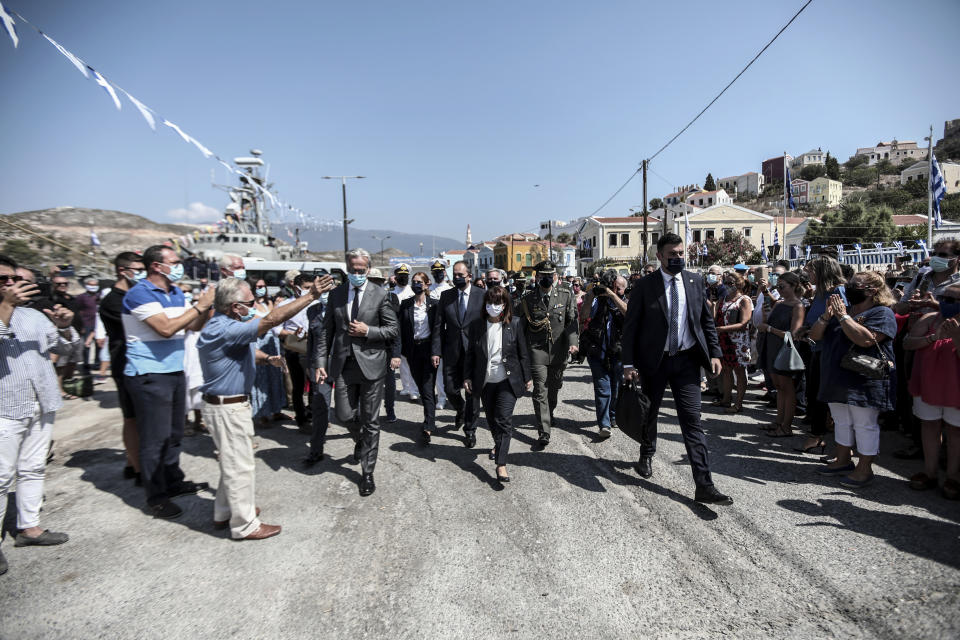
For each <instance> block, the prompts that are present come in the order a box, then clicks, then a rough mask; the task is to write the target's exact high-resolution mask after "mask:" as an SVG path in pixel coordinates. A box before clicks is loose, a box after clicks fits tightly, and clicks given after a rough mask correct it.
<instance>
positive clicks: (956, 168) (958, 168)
mask: <svg viewBox="0 0 960 640" xmlns="http://www.w3.org/2000/svg"><path fill="white" fill-rule="evenodd" d="M938 162H939V160H938ZM939 164H940V173H941V174H943V182H944V185H945V186H946V187H947V193H958V192H960V164H957V163H955V162H939ZM916 180H920V181H922V182H924V183H926V184H929V183H930V163H929V162H928V161H926V160H924V161H922V162H917V163H915V164H913V165H912V166H910V167H909V168H907V169H904V170H903V171H901V172H900V184H907V183H908V182H914V181H916Z"/></svg>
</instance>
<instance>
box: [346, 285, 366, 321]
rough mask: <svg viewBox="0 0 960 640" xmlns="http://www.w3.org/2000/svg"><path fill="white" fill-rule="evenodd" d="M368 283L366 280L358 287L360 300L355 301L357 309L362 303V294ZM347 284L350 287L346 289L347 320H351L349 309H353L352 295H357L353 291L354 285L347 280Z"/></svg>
mask: <svg viewBox="0 0 960 640" xmlns="http://www.w3.org/2000/svg"><path fill="white" fill-rule="evenodd" d="M369 284H370V281H369V280H367V281H366V282H364V283H363V286H362V287H360V293H359V295H360V300H358V301H357V309H359V308H360V305H362V304H363V294H364V293H365V292H366V291H367V285H369ZM347 286H348V287H350V288H349V289H348V290H347V320H349V321H351V322H353V317H352V315H351V311H352V310H353V297H354V296H355V295H357V293H356V292H355V289H356V287H354V286H353V285H352V284H350V283H349V282H347Z"/></svg>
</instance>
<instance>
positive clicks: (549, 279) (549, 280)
mask: <svg viewBox="0 0 960 640" xmlns="http://www.w3.org/2000/svg"><path fill="white" fill-rule="evenodd" d="M539 282H540V286H541V287H543V288H544V289H549V288H550V287H552V286H553V276H550V275H547V276H540V280H539Z"/></svg>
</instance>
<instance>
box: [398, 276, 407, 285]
mask: <svg viewBox="0 0 960 640" xmlns="http://www.w3.org/2000/svg"><path fill="white" fill-rule="evenodd" d="M409 282H410V276H405V275H399V276H397V286H398V287H405V286H407V284H409Z"/></svg>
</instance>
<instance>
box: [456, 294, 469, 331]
mask: <svg viewBox="0 0 960 640" xmlns="http://www.w3.org/2000/svg"><path fill="white" fill-rule="evenodd" d="M465 315H467V292H466V291H461V292H460V309H459V318H457V319H458V320H460V324H463V317H464V316H465Z"/></svg>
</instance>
